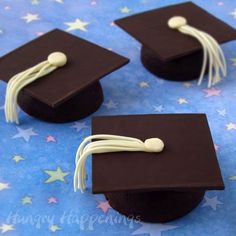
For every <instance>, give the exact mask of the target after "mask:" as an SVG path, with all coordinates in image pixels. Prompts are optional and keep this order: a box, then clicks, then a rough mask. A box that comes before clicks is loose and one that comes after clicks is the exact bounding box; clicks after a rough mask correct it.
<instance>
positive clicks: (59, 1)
mask: <svg viewBox="0 0 236 236" xmlns="http://www.w3.org/2000/svg"><path fill="white" fill-rule="evenodd" d="M54 2H58V3H61V4H63V3H64V0H54Z"/></svg>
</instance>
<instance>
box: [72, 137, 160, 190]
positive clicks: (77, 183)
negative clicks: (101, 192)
mask: <svg viewBox="0 0 236 236" xmlns="http://www.w3.org/2000/svg"><path fill="white" fill-rule="evenodd" d="M97 139H98V141H95V142H91V141H92V140H97ZM88 142H91V143H89V144H87V143H88ZM86 144H87V146H86ZM163 148H164V143H163V141H162V140H161V139H159V138H150V139H146V141H145V142H143V141H142V140H140V139H137V138H131V137H125V136H118V135H107V134H99V135H92V136H89V137H87V138H85V139H84V141H83V142H82V143H81V144H80V146H79V148H78V150H77V153H76V160H75V165H76V168H75V173H74V191H75V192H76V190H77V188H78V189H80V190H81V192H82V193H83V192H84V189H85V176H86V173H85V162H86V159H87V157H88V156H89V155H91V154H94V153H108V152H124V151H126V152H161V151H162V150H163Z"/></svg>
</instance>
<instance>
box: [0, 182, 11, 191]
mask: <svg viewBox="0 0 236 236" xmlns="http://www.w3.org/2000/svg"><path fill="white" fill-rule="evenodd" d="M8 188H10V187H9V183H1V182H0V191H2V190H4V189H8Z"/></svg>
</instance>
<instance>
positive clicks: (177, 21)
mask: <svg viewBox="0 0 236 236" xmlns="http://www.w3.org/2000/svg"><path fill="white" fill-rule="evenodd" d="M184 25H187V20H186V18H184V17H183V16H174V17H172V18H170V19H169V20H168V26H169V27H170V28H172V29H178V28H180V27H182V26H184Z"/></svg>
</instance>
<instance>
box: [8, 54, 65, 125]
mask: <svg viewBox="0 0 236 236" xmlns="http://www.w3.org/2000/svg"><path fill="white" fill-rule="evenodd" d="M66 62H67V57H66V55H65V54H64V53H62V52H54V53H51V54H50V55H49V56H48V59H47V60H46V61H43V62H41V63H39V64H37V65H36V66H33V67H31V68H29V69H27V70H25V71H23V72H20V73H18V74H16V75H15V76H13V77H12V78H11V79H10V80H9V82H8V84H7V89H6V99H5V106H4V107H5V117H6V121H7V122H15V123H17V124H19V118H18V114H17V97H18V94H19V92H20V90H21V89H22V88H24V87H25V86H26V85H28V84H30V83H32V82H33V81H35V80H37V79H39V78H41V77H43V76H45V75H47V74H49V73H51V72H52V71H54V70H56V69H57V68H58V67H61V66H64V65H65V64H66Z"/></svg>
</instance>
